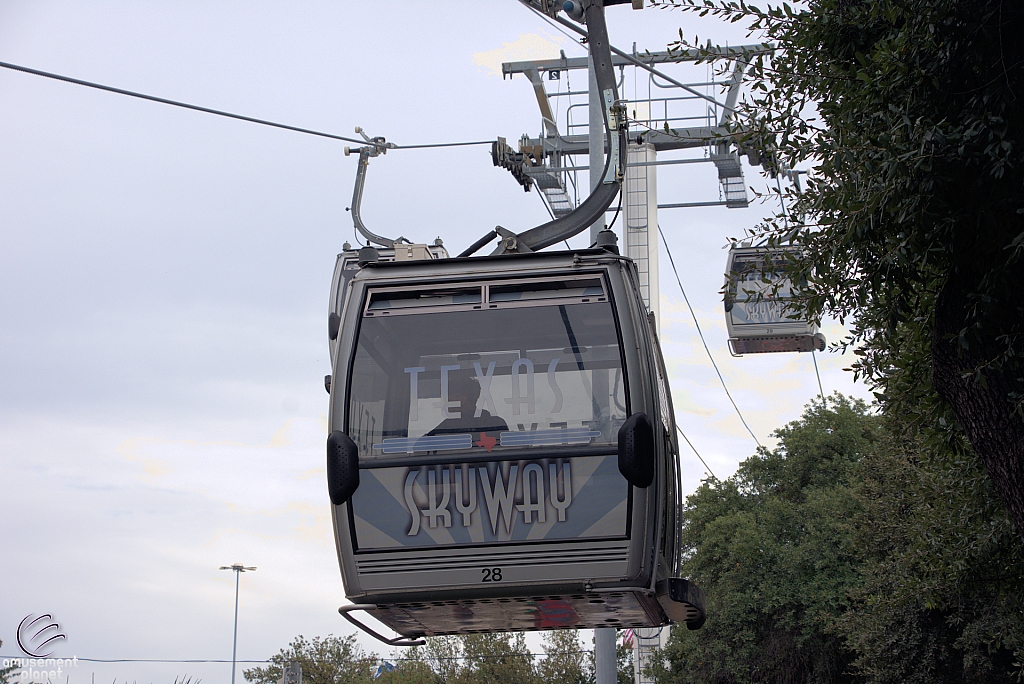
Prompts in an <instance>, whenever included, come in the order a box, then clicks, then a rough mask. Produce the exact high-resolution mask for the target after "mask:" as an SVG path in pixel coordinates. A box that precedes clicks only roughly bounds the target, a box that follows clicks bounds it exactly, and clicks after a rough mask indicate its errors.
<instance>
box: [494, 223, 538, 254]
mask: <svg viewBox="0 0 1024 684" xmlns="http://www.w3.org/2000/svg"><path fill="white" fill-rule="evenodd" d="M494 232H496V233H497V234H498V235H499V236H500V237H501V244H500V245H498V248H497V249H496V250H495V251H494V254H509V253H513V252H517V253H519V254H529V253H531V252H533V250H532V249H530V247H529V245H527V244H526V243H525V242H523V239H522V238H521V237H520V236H519V235H517V234H515V233H513V232H512V231H511V230H509V229H508V228H502V227H501V226H495V227H494Z"/></svg>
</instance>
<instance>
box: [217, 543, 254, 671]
mask: <svg viewBox="0 0 1024 684" xmlns="http://www.w3.org/2000/svg"><path fill="white" fill-rule="evenodd" d="M220 569H221V570H232V571H234V573H235V632H234V638H233V639H232V643H231V684H235V662H236V657H237V654H238V575H239V573H243V572H246V571H249V572H252V571H253V570H255V569H256V568H247V567H245V566H244V565H242V564H241V563H235V564H234V565H222V566H221V568H220Z"/></svg>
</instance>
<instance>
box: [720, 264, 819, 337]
mask: <svg viewBox="0 0 1024 684" xmlns="http://www.w3.org/2000/svg"><path fill="white" fill-rule="evenodd" d="M796 249H797V248H795V247H790V246H781V247H770V248H769V247H735V246H734V247H733V248H731V249H730V250H729V257H728V260H727V262H726V266H725V325H726V328H727V330H728V332H729V349H730V351H731V352H732V353H733V355H735V356H740V355H743V354H759V353H766V352H806V351H812V350H818V351H823V350H824V349H825V336H824V335H822V334H821V333H820V332H818V327H817V326H816V325H815V324H814V323H812V322H810V321H808V320H806V319H804V318H800V317H799V316H798V315H796V314H795V313H794V312H793V311H792V310H791V309H790V307H789V304H788V302H789V301H790V300H791V299H792V296H793V294H792V285H791V283H790V281H789V280H788V279H787V278H786V276H785V275H784V267H785V265H786V259H787V256H788V255H790V254H793V253H795V251H796Z"/></svg>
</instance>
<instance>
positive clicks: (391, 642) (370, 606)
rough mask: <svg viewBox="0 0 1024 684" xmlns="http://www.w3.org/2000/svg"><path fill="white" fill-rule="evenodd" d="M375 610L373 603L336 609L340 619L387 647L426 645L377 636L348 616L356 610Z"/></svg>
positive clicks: (404, 639) (409, 640) (399, 638)
mask: <svg viewBox="0 0 1024 684" xmlns="http://www.w3.org/2000/svg"><path fill="white" fill-rule="evenodd" d="M376 609H377V604H375V603H353V604H351V605H348V606H341V607H340V608H338V613H340V614H341V617H343V618H345V619H346V620H348V621H349V622H351V623H352V624H353V625H355V626H356V627H358V628H359V629H361V630H363V631H364V632H366V633H367V634H369V635H370V636H372V637H374V638H376V639H379V640H381V641H383V642H384V643H385V644H387V645H388V646H423V645H424V644H425V643H427V642H426V641H425V640H423V639H406V638H405V637H395V638H394V639H388V638H387V637H386V636H384V635H383V634H379V633H377V632H375V631H374V630H372V629H370V628H369V627H367V626H366V625H364V624H363V623H362V622H360V621H359V620H356V619H355V618H354V617H352V616H351V615H349V613H351V612H353V611H356V610H376Z"/></svg>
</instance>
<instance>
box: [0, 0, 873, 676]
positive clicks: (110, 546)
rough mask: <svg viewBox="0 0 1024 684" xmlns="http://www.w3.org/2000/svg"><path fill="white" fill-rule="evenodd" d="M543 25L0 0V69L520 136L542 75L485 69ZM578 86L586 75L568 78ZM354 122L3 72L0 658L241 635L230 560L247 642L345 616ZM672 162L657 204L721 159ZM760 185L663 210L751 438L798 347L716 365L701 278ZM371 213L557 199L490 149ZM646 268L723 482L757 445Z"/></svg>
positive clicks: (492, 8)
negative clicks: (340, 346) (346, 256)
mask: <svg viewBox="0 0 1024 684" xmlns="http://www.w3.org/2000/svg"><path fill="white" fill-rule="evenodd" d="M608 24H609V30H610V33H611V37H612V41H613V42H614V43H615V44H617V45H618V46H620V47H623V48H626V49H629V48H630V47H632V44H633V43H634V42H635V43H636V44H637V47H638V49H640V50H644V49H651V50H659V49H664V47H665V45H666V44H667V43H668V42H670V41H671V40H672V39H673V38H674V37H676V36H677V35H678V30H679V29H680V27H682V29H683V31H684V33H685V34H686V35H688V36H695V35H699V36H700V37H701V38H702V39H705V38H711V39H712V40H714V41H716V42H721V43H726V42H729V43H731V44H737V43H741V42H744V36H743V34H742V32H739V31H738V30H737V28H736V27H735V26H731V27H725V26H719V25H716V24H713V23H707V22H705V23H698V20H697V19H696V18H695V17H690V16H687V15H683V14H680V13H676V12H665V11H657V10H652V9H646V10H644V11H642V12H636V11H632V10H630V9H629V7H628V5H627V6H623V7H614V8H612V9H610V10H609V12H608ZM559 49H562V50H565V52H566V53H567V55H569V56H581V55H583V54H584V52H583V50H582V48H581V47H580V46H579V45H578V44H576V43H574V42H573V41H571V40H570V39H569V38H566V37H565V36H563V35H562V34H560V33H558V32H557V31H555V30H554V29H553V28H551V27H550V26H548V25H547V24H545V23H544V22H542V21H541V20H539V19H538V18H537V17H536V16H535V15H532V14H531V13H530V12H529V11H527V10H526V9H524V8H523V7H522V6H521V5H520V4H519V3H518V2H516V1H515V0H502V1H501V2H498V1H497V0H495V1H492V2H486V3H480V2H476V3H470V2H466V1H457V2H449V3H426V2H414V1H413V0H404V1H403V0H392V1H390V2H372V3H367V2H354V1H346V2H287V3H285V2H273V1H269V0H268V1H266V2H259V3H253V2H242V1H235V2H231V1H228V0H225V1H222V2H217V3H207V2H198V1H194V2H163V3H137V2H109V1H96V2H88V3H86V2H77V3H76V2H70V3H62V2H28V1H25V2H20V1H14V0H0V61H4V62H11V63H15V64H20V65H25V66H29V67H33V68H36V69H41V70H45V71H52V72H57V73H61V74H66V75H69V76H73V77H77V78H82V79H85V80H92V81H98V82H101V83H105V84H110V85H113V86H117V87H121V88H125V89H130V90H137V91H141V92H145V93H150V94H154V95H158V96H162V97H165V98H170V99H176V100H182V101H186V102H191V103H196V104H200V105H204V106H207V107H212V108H218V109H224V110H228V111H232V112H238V113H241V114H246V115H249V116H254V117H259V118H265V119H271V120H274V121H280V122H284V123H288V124H292V125H296V126H302V127H306V128H312V129H317V130H322V131H328V132H333V133H338V134H341V135H352V131H353V127H354V126H357V125H359V126H362V127H364V128H365V129H366V130H367V131H368V132H369V133H370V134H371V135H384V136H386V137H387V138H388V139H389V140H392V141H394V142H397V143H399V144H417V143H430V142H457V141H473V140H488V139H493V138H494V137H495V136H498V135H501V136H505V137H506V138H508V139H509V140H516V139H518V138H519V136H520V135H521V134H523V133H530V134H532V135H536V133H537V131H538V130H539V129H540V118H539V114H538V112H537V108H536V103H535V101H534V99H533V95H532V91H531V89H530V87H529V85H528V83H527V82H526V81H525V80H524V79H523V78H522V77H517V78H515V79H513V80H502V78H501V76H500V70H499V68H498V65H499V64H500V62H501V61H502V60H507V59H531V58H541V57H552V56H557V54H558V50H559ZM669 68H670V69H673V70H674V71H673V73H674V74H676V75H677V77H679V78H686V79H687V80H689V81H691V82H692V81H701V80H704V78H705V77H706V69H705V68H704V67H700V68H697V69H694V68H693V67H689V70H687V67H669ZM570 78H571V79H572V82H573V87H574V88H576V89H580V88H583V87H585V79H584V78H583V75H582V74H581V72H575V73H574V75H573V76H571V77H570ZM629 78H630V79H632V78H633V77H632V75H630V76H629ZM631 83H633V81H630V80H627V93H626V94H627V95H632V92H630V91H629V90H628V88H629V84H631ZM558 85H560V87H562V88H564V87H565V86H566V83H565V82H564V81H563V82H561V83H560V84H556V86H558ZM556 86H553V87H556ZM560 106H561V107H562V108H563V109H562V110H561V112H560V114H561V115H562V116H563V120H564V107H565V104H562V105H560ZM344 144H345V143H340V142H335V141H331V140H326V139H323V138H316V137H312V136H308V135H302V134H298V133H293V132H288V131H282V130H275V129H271V128H266V127H262V126H258V125H254V124H249V123H243V122H239V121H232V120H228V119H223V118H218V117H214V116H210V115H205V114H201V113H196V112H191V111H185V110H181V109H176V108H172V107H168V106H163V105H159V104H155V103H152V102H144V101H140V100H135V99H130V98H126V97H122V96H118V95H113V94H110V93H105V92H99V91H95V90H89V89H86V88H82V87H79V86H74V85H69V84H66V83H60V82H56V81H52V80H47V79H43V78H39V77H36V76H30V75H26V74H23V73H17V72H13V71H9V70H6V69H0V321H2V323H0V468H2V470H0V472H2V475H3V478H2V483H3V486H2V490H0V491H2V500H3V504H2V508H0V510H2V515H0V542H2V546H0V554H2V557H3V559H4V562H3V563H2V564H0V586H2V590H0V597H2V598H0V639H2V640H3V647H2V648H0V654H2V655H3V656H8V657H9V656H14V655H17V654H18V649H17V644H16V641H15V632H16V629H17V625H18V623H19V621H20V620H21V619H22V618H23V617H24V616H26V615H28V614H30V613H34V614H40V613H51V614H52V615H53V616H54V618H55V619H57V620H58V621H59V622H60V624H61V625H62V628H63V630H64V632H65V633H66V635H67V637H68V638H67V641H66V642H64V643H61V644H59V646H58V648H57V653H56V654H55V655H57V656H62V657H71V656H73V655H74V656H78V657H79V658H92V659H110V660H113V659H127V660H141V659H155V660H170V661H173V660H186V659H206V660H216V659H230V656H231V621H232V609H233V599H234V587H233V586H232V585H233V577H232V575H231V573H228V572H221V571H218V569H217V568H218V567H219V566H221V565H226V564H231V563H233V562H242V563H245V564H246V565H254V566H257V567H258V568H259V569H258V571H257V572H255V573H252V574H247V575H244V576H243V578H242V591H241V596H242V598H241V608H240V626H239V658H240V659H243V660H260V659H265V658H267V657H269V656H270V655H272V654H273V653H275V652H277V651H278V650H279V649H280V648H282V647H283V646H285V645H286V644H287V643H288V641H289V640H291V639H292V638H293V637H294V636H296V635H297V634H304V635H306V636H313V635H326V634H329V633H334V634H347V633H350V632H351V631H352V629H351V628H350V627H349V626H348V625H347V623H345V622H344V621H342V620H341V618H340V617H339V616H338V615H337V613H336V609H337V606H338V605H340V604H341V603H342V602H344V594H343V590H342V584H341V579H340V575H339V572H338V567H337V561H336V557H335V552H334V543H333V538H332V534H331V530H330V526H329V509H328V502H327V496H326V487H325V483H324V479H325V473H324V467H323V450H324V448H323V444H324V438H325V427H326V410H327V395H326V393H325V392H324V388H323V376H324V375H325V374H326V373H329V372H330V368H329V366H328V348H327V339H326V318H327V301H328V294H329V293H328V288H329V286H330V282H331V273H332V268H333V264H334V259H335V255H336V254H337V252H338V251H340V249H341V245H342V243H343V242H344V241H346V240H351V236H352V226H351V221H350V217H349V215H348V214H347V213H346V211H345V208H346V207H347V206H348V204H349V199H350V197H351V192H352V182H353V178H354V173H355V158H354V157H345V156H344V155H343V146H344ZM669 156H672V155H666V156H665V157H663V158H669ZM675 156H679V155H675ZM581 162H582V160H581ZM746 172H747V179H748V183H749V184H751V185H754V186H755V187H760V188H762V189H763V188H764V184H765V181H764V180H763V179H761V178H760V177H759V176H758V175H757V173H756V170H751V169H749V168H748V169H746ZM658 173H659V187H658V193H659V200H660V201H662V202H699V201H713V200H717V199H718V188H717V181H716V177H715V174H714V169H713V167H712V166H711V165H709V164H694V165H685V166H675V167H659V171H658ZM774 208H775V207H774V206H773V205H772V204H771V203H768V204H757V203H755V204H752V206H751V207H750V208H748V209H731V210H727V209H725V208H720V207H713V208H705V209H687V210H671V211H670V210H666V211H663V212H662V213H661V217H660V221H661V225H662V228H663V229H664V230H665V232H666V234H667V236H668V240H669V242H670V245H671V247H672V250H673V255H674V256H675V259H676V263H677V265H678V266H679V269H680V277H681V280H682V284H683V286H684V287H685V288H686V290H687V294H688V295H689V297H690V301H691V302H692V303H693V305H694V308H695V311H696V316H697V319H698V320H699V322H700V325H701V326H702V328H703V330H704V332H705V335H706V338H707V341H708V345H709V346H710V348H711V351H712V353H713V354H714V355H715V358H716V360H717V361H718V363H719V366H720V368H721V370H722V373H723V375H724V377H725V380H726V382H727V383H728V385H729V388H730V390H731V391H732V394H733V397H734V398H735V400H736V403H737V404H738V405H739V407H740V409H741V410H742V412H743V414H744V416H745V418H746V419H747V421H748V423H749V424H750V426H751V428H752V429H753V431H754V433H755V434H756V435H757V436H758V438H759V439H760V440H761V441H763V442H765V443H766V444H767V443H770V439H769V436H770V433H771V431H772V430H773V429H775V428H776V427H778V426H780V425H782V424H784V423H785V422H787V421H789V420H793V419H794V418H796V417H798V416H799V414H800V412H801V410H802V407H803V406H804V405H805V404H806V403H807V402H808V401H810V400H811V399H812V397H814V396H815V395H816V394H817V391H818V389H817V381H816V379H815V375H814V369H813V365H812V359H811V357H810V356H809V355H795V354H791V355H776V356H762V357H758V356H754V357H745V358H741V359H734V358H731V357H730V356H729V354H728V352H727V349H726V342H725V339H726V335H725V328H724V322H723V319H722V311H721V302H720V296H719V295H718V290H719V288H720V287H721V282H722V270H723V265H724V260H725V251H723V249H722V247H723V245H725V244H726V242H727V238H729V237H736V236H740V235H742V233H743V231H744V229H747V228H750V227H752V226H753V225H754V224H756V223H757V221H758V220H759V218H761V217H762V216H764V215H765V214H766V213H768V212H770V211H772V210H774ZM363 215H364V220H365V221H366V223H367V225H368V226H369V227H370V228H371V229H372V230H375V231H376V232H379V233H385V234H402V235H405V236H407V237H410V238H413V239H415V240H419V241H430V240H433V239H434V238H435V237H441V238H442V239H443V240H444V241H445V243H446V245H448V247H449V249H450V250H451V251H452V252H457V251H461V249H462V248H464V247H465V246H466V245H468V244H469V243H471V242H472V241H473V240H475V239H476V238H477V237H478V236H480V235H481V234H483V233H484V232H486V231H487V230H489V229H490V228H492V227H493V226H494V225H495V224H501V225H503V226H506V227H509V228H511V229H513V230H523V229H526V228H529V227H531V226H533V225H536V224H537V223H540V222H542V221H544V220H545V217H546V214H545V211H544V209H543V207H542V205H541V203H540V200H539V199H538V197H537V195H536V194H526V193H523V192H522V190H521V189H520V188H519V186H518V185H517V184H516V183H515V182H514V180H513V179H512V178H511V176H509V174H508V173H507V172H505V171H503V170H500V169H496V168H494V167H492V165H491V161H490V157H489V153H488V150H487V148H486V147H462V148H447V149H431V150H408V151H394V152H391V153H390V154H388V155H387V156H386V157H383V158H379V159H377V160H374V161H373V163H372V165H371V168H370V175H369V179H368V182H367V188H366V194H365V199H364V204H363ZM584 242H585V240H583V239H582V238H580V239H577V240H574V241H572V243H573V245H574V246H581V245H583V243H584ZM661 273H662V280H661V293H662V298H661V310H662V317H663V318H662V335H663V338H664V346H665V351H666V355H667V357H668V365H669V369H670V373H671V376H672V389H673V393H674V396H675V402H676V413H677V416H678V417H679V420H680V423H681V425H682V426H683V428H684V430H686V432H687V434H688V436H689V437H690V438H691V440H692V441H693V443H694V445H695V446H696V447H697V449H699V450H700V451H701V453H702V455H703V456H704V458H705V460H706V461H707V463H708V465H709V466H711V468H713V469H714V471H715V473H716V474H717V475H718V476H720V477H721V476H726V475H729V474H730V473H731V472H732V471H733V470H734V468H735V467H736V464H737V463H738V462H739V461H740V460H742V459H743V458H746V457H747V456H749V455H751V454H752V453H753V450H754V447H755V444H754V442H753V440H752V439H751V437H750V435H749V434H748V433H747V432H746V430H745V429H744V428H743V426H742V424H741V423H740V422H739V419H738V418H737V416H736V414H735V412H734V411H733V409H732V407H731V405H730V404H729V401H728V398H727V397H726V396H725V394H724V392H723V390H722V387H721V385H720V384H719V381H718V378H717V376H716V375H715V373H714V370H713V369H712V368H711V365H710V362H709V361H708V357H707V355H706V353H705V352H704V349H703V346H702V345H701V342H700V339H699V338H698V336H697V334H696V331H695V328H694V325H693V320H692V318H691V316H690V312H689V310H688V309H687V308H686V306H685V304H684V302H683V299H682V297H681V295H680V291H679V287H678V285H677V284H676V282H675V280H674V279H673V278H672V275H671V270H670V269H669V267H668V262H667V259H666V258H665V256H664V252H663V253H662V268H661ZM825 332H826V335H827V336H828V337H829V338H830V339H831V340H836V339H838V338H839V337H840V336H841V334H842V331H841V328H839V326H838V325H837V324H834V323H830V324H828V325H826V326H825ZM849 363H850V358H849V357H846V358H843V357H840V356H838V355H822V356H820V357H819V364H820V366H821V379H822V383H823V385H824V388H825V390H826V392H831V391H834V390H840V391H843V392H847V393H853V394H855V395H857V396H867V395H868V392H867V391H866V390H865V388H863V387H862V386H856V385H854V384H853V382H852V378H851V377H850V374H849V373H844V372H843V371H842V368H843V367H844V366H848V365H849ZM683 472H684V476H685V482H684V485H685V487H686V489H687V490H692V489H693V488H694V487H696V485H697V484H698V482H699V479H700V478H701V477H702V476H703V475H704V473H705V469H704V467H703V466H702V465H701V464H700V462H699V461H698V460H697V459H696V457H694V456H693V454H692V453H689V452H684V453H683ZM361 639H362V637H361ZM362 641H363V643H364V644H365V645H366V646H368V647H371V648H374V649H376V650H381V649H377V647H376V645H375V644H374V643H372V642H370V641H369V640H365V639H363V640H362ZM64 674H65V675H66V676H67V678H66V681H70V682H77V683H84V682H89V681H91V679H92V677H93V674H95V677H96V681H99V682H106V681H112V680H115V679H116V680H117V681H126V680H132V681H139V682H143V681H145V682H150V681H152V682H158V681H159V682H164V681H166V682H170V681H173V679H174V677H175V676H176V675H184V674H190V675H193V676H198V677H201V678H202V679H203V681H205V682H209V683H213V682H226V681H228V679H229V677H230V667H229V666H228V665H224V664H216V663H206V664H202V663H200V664H197V663H189V664H186V663H174V662H169V663H141V662H123V663H98V662H86V661H80V663H79V665H78V667H77V668H74V669H72V670H70V671H65V673H64Z"/></svg>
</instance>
